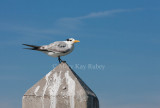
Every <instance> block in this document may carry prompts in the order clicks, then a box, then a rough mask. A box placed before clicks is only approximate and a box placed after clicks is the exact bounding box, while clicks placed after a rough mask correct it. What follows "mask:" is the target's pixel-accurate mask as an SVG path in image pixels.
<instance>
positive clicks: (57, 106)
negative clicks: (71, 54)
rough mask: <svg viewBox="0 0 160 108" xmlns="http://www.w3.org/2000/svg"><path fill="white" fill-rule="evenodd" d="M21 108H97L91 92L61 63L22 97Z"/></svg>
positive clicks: (96, 99) (95, 99)
mask: <svg viewBox="0 0 160 108" xmlns="http://www.w3.org/2000/svg"><path fill="white" fill-rule="evenodd" d="M22 108H99V102H98V98H97V97H96V95H95V94H94V93H93V91H92V90H91V89H90V88H89V87H88V86H87V85H86V84H85V83H84V82H83V81H82V80H81V79H80V78H79V77H78V75H77V74H76V73H75V72H74V71H73V70H72V69H71V68H70V67H69V66H68V65H67V64H66V63H63V62H62V63H61V64H59V65H58V66H57V67H56V68H55V69H53V70H52V71H50V72H49V73H48V74H47V75H46V76H45V77H44V78H42V79H41V80H40V81H39V82H37V83H36V84H35V85H34V86H33V87H31V88H30V89H29V90H28V91H27V92H26V93H25V94H24V96H23V100H22Z"/></svg>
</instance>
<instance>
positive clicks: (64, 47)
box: [23, 38, 80, 63]
mask: <svg viewBox="0 0 160 108" xmlns="http://www.w3.org/2000/svg"><path fill="white" fill-rule="evenodd" d="M77 42H80V41H79V40H75V39H73V38H69V39H66V41H56V42H53V43H51V44H49V45H42V46H35V45H28V44H23V45H26V46H29V47H31V48H25V49H30V50H37V51H41V52H43V53H45V54H47V55H49V56H52V57H58V60H59V63H61V62H62V60H61V58H60V57H61V56H65V55H67V54H69V53H71V52H72V51H73V49H74V44H75V43H77Z"/></svg>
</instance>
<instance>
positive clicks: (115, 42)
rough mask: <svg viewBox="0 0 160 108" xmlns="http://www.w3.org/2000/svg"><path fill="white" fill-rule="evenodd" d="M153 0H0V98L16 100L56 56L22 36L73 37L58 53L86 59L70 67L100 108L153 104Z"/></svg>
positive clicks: (157, 54)
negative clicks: (67, 47)
mask: <svg viewBox="0 0 160 108" xmlns="http://www.w3.org/2000/svg"><path fill="white" fill-rule="evenodd" d="M159 6H160V1H159V0H99V1H96V0H92V1H91V0H67V1H66V0H54V1H53V0H48V1H43V0H34V1H33V0H14V1H11V0H1V1H0V37H1V39H0V50H1V53H0V85H1V89H0V92H1V94H0V95H1V96H0V106H1V107H2V108H21V100H22V99H21V98H22V96H23V94H24V93H25V92H26V90H27V89H29V88H30V87H31V86H32V85H33V84H35V83H36V82H37V81H38V80H40V79H41V78H42V77H43V76H45V75H46V74H47V73H48V72H49V71H50V70H52V69H53V65H56V64H58V61H57V58H51V57H49V56H47V55H45V54H43V53H40V52H36V51H29V50H24V49H23V47H24V46H22V45H21V44H22V43H27V44H35V45H44V44H49V43H51V42H54V41H57V40H65V39H67V38H69V37H73V38H75V39H78V40H80V41H81V42H80V43H77V44H76V48H75V50H74V52H73V53H71V54H70V55H67V56H65V57H62V59H63V60H66V61H67V63H68V64H69V65H73V66H75V65H76V64H77V65H80V66H82V65H83V66H86V69H78V68H75V67H73V69H74V70H75V72H76V73H77V74H78V75H79V76H80V77H81V78H82V79H83V80H84V81H85V82H86V84H87V85H89V87H90V88H91V89H92V90H93V91H94V92H95V93H96V94H97V96H98V98H99V101H100V106H101V108H159V107H160V103H159V100H160V86H159V83H160V62H159V61H160V47H159V46H160V29H159V28H160V20H159V19H160V7H159ZM88 64H92V65H93V66H95V65H99V66H100V65H102V66H105V68H104V69H89V68H87V65H88Z"/></svg>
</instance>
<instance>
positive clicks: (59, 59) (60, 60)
mask: <svg viewBox="0 0 160 108" xmlns="http://www.w3.org/2000/svg"><path fill="white" fill-rule="evenodd" d="M58 61H59V63H61V62H66V61H63V60H62V59H61V58H60V56H58Z"/></svg>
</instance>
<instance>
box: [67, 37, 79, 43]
mask: <svg viewBox="0 0 160 108" xmlns="http://www.w3.org/2000/svg"><path fill="white" fill-rule="evenodd" d="M66 42H67V43H69V44H74V43H77V42H80V41H79V40H75V39H73V38H68V39H66Z"/></svg>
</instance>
